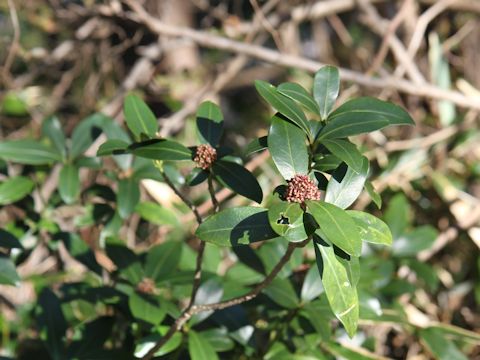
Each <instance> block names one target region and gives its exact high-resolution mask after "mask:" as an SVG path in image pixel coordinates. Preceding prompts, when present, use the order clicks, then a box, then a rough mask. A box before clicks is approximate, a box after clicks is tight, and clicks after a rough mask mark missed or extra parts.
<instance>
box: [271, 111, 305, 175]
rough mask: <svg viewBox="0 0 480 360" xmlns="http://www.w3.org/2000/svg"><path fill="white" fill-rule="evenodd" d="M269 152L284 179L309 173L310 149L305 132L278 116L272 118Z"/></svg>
mask: <svg viewBox="0 0 480 360" xmlns="http://www.w3.org/2000/svg"><path fill="white" fill-rule="evenodd" d="M268 150H269V151H270V154H271V155H272V159H273V162H274V163H275V165H276V167H277V169H278V171H279V172H280V174H282V176H283V178H284V179H287V180H289V179H291V178H293V177H294V176H295V175H300V174H301V175H305V174H307V173H308V162H309V157H308V148H307V144H306V138H305V134H304V132H303V131H302V130H301V129H299V128H298V127H297V126H295V125H294V124H292V123H290V122H289V121H287V120H285V119H283V118H282V117H280V116H279V115H278V114H277V115H275V116H273V117H272V123H271V125H270V131H269V133H268Z"/></svg>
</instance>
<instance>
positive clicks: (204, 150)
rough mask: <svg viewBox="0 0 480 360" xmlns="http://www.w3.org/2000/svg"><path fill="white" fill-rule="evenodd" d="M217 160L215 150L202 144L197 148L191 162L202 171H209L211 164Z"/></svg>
mask: <svg viewBox="0 0 480 360" xmlns="http://www.w3.org/2000/svg"><path fill="white" fill-rule="evenodd" d="M215 160H217V150H215V149H214V148H213V147H211V146H210V145H208V144H202V145H199V146H198V147H197V151H196V153H195V157H194V158H193V161H195V162H196V163H197V164H198V167H200V168H202V169H203V170H206V169H209V168H210V167H211V166H212V164H213V162H214V161H215Z"/></svg>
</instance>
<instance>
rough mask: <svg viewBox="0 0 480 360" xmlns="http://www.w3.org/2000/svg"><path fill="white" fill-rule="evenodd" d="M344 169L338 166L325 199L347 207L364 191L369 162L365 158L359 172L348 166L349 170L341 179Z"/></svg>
mask: <svg viewBox="0 0 480 360" xmlns="http://www.w3.org/2000/svg"><path fill="white" fill-rule="evenodd" d="M343 170H344V169H342V167H340V168H338V169H337V170H336V171H335V172H334V173H333V175H332V177H331V178H330V181H329V182H328V185H327V192H326V193H325V201H326V202H328V203H331V204H334V205H336V206H338V207H340V208H342V209H346V208H348V207H349V206H350V205H352V204H353V202H354V201H355V200H356V199H357V198H358V197H359V196H360V194H361V193H362V190H363V185H364V184H365V181H366V179H367V176H368V170H369V163H368V160H367V159H366V158H363V167H362V170H361V171H360V172H359V173H357V172H356V171H354V170H353V169H352V168H347V172H346V173H345V175H344V176H343V178H341V180H340V179H339V178H340V177H341V175H342V174H343Z"/></svg>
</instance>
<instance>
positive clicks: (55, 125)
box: [42, 116, 67, 158]
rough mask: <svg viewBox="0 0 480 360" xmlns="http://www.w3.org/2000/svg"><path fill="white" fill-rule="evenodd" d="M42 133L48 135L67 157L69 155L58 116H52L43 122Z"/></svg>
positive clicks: (63, 155)
mask: <svg viewBox="0 0 480 360" xmlns="http://www.w3.org/2000/svg"><path fill="white" fill-rule="evenodd" d="M42 134H43V135H45V136H47V137H48V138H49V140H50V141H51V143H52V145H53V147H54V148H55V149H56V150H57V151H58V153H59V154H61V155H62V158H65V157H66V155H67V148H66V141H65V134H64V133H63V129H62V125H61V124H60V121H59V120H58V118H57V117H56V116H50V117H49V118H48V119H46V120H45V121H44V122H43V123H42Z"/></svg>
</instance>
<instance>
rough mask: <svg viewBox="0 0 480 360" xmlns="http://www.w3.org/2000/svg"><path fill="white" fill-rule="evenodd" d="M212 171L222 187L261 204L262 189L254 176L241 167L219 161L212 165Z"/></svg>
mask: <svg viewBox="0 0 480 360" xmlns="http://www.w3.org/2000/svg"><path fill="white" fill-rule="evenodd" d="M212 171H213V174H214V175H215V177H216V179H217V180H219V181H220V182H221V183H222V184H223V185H224V186H226V187H228V188H229V189H231V190H233V191H234V192H236V193H238V194H240V195H242V196H245V197H246V198H248V199H251V200H253V201H255V202H257V203H259V204H260V203H261V202H262V199H263V192H262V188H261V187H260V185H259V184H258V181H257V179H256V178H255V176H253V175H252V173H251V172H250V171H248V170H247V169H245V168H244V167H243V166H241V165H238V164H236V163H233V162H229V161H221V160H219V161H216V162H214V163H213V166H212Z"/></svg>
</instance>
